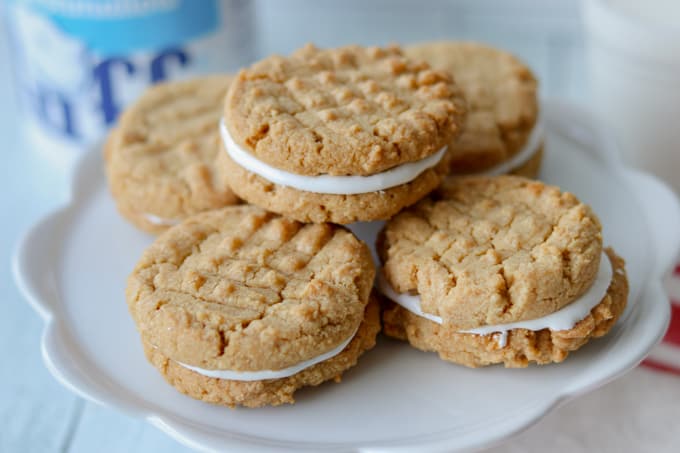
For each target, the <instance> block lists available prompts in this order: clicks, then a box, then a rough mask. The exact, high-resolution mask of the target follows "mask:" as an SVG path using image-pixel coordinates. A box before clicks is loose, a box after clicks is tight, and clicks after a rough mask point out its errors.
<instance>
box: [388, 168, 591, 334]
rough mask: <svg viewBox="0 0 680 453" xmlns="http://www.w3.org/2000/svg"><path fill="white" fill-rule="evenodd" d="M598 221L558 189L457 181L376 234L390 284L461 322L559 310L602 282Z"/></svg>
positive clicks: (523, 182)
mask: <svg viewBox="0 0 680 453" xmlns="http://www.w3.org/2000/svg"><path fill="white" fill-rule="evenodd" d="M601 252H602V236H601V225H600V223H599V220H598V219H597V217H596V216H595V215H594V214H593V212H592V211H591V209H590V208H589V207H588V206H587V205H585V204H583V203H581V202H580V201H579V200H578V199H577V198H576V197H575V196H574V195H572V194H570V193H566V192H561V191H560V190H559V189H558V188H557V187H554V186H549V185H546V184H543V183H541V182H537V181H532V180H529V179H525V178H521V177H515V176H501V177H495V178H494V177H458V178H450V179H449V180H447V181H446V182H445V183H444V184H443V185H442V186H441V187H440V188H439V189H437V191H435V193H434V194H433V196H432V197H431V198H427V199H425V200H422V201H421V202H419V203H418V204H416V205H415V206H413V207H411V208H409V209H407V210H405V211H403V212H402V213H400V214H398V215H397V216H396V217H395V218H393V219H392V220H390V221H389V222H388V223H387V224H386V226H385V228H384V229H383V231H382V232H381V235H380V238H379V240H378V253H379V254H380V256H381V260H382V261H383V266H384V267H383V272H384V276H385V278H386V279H387V282H388V283H389V284H390V285H391V286H392V288H393V289H394V290H395V291H396V292H398V293H411V294H418V295H420V303H421V307H422V310H423V311H424V312H426V313H429V314H432V315H435V316H440V317H441V318H443V320H444V321H445V322H446V323H449V324H451V325H453V326H455V327H457V328H474V327H479V326H483V325H494V324H506V323H510V322H516V321H523V320H529V319H535V318H540V317H542V316H546V315H548V314H550V313H553V312H555V311H557V310H559V309H560V308H562V307H564V306H565V305H567V304H569V303H570V302H572V301H573V300H575V299H576V298H577V297H579V296H580V295H581V294H583V293H584V292H585V291H586V290H587V289H588V288H589V287H590V286H591V284H592V282H593V281H594V280H595V278H596V276H597V272H598V268H599V262H600V256H601Z"/></svg>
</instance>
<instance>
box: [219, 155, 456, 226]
mask: <svg viewBox="0 0 680 453" xmlns="http://www.w3.org/2000/svg"><path fill="white" fill-rule="evenodd" d="M218 165H221V166H222V168H223V170H224V172H225V174H227V175H228V181H229V185H230V186H231V189H232V190H233V191H234V192H235V193H236V195H237V196H239V197H240V198H242V199H244V200H246V201H247V202H249V203H251V204H254V205H256V206H260V207H262V208H264V209H267V210H269V211H272V212H276V213H278V214H282V215H285V216H286V217H289V218H292V219H294V220H297V221H299V222H305V223H322V222H331V223H339V224H348V223H352V222H368V221H374V220H387V219H389V218H391V217H392V216H394V215H395V214H397V213H398V212H399V211H401V210H402V209H404V208H406V207H408V206H411V205H412V204H414V203H416V202H418V201H419V200H420V199H422V198H424V197H425V196H426V195H428V194H429V193H430V192H432V191H433V190H434V189H436V188H437V187H438V186H439V184H440V183H441V182H442V180H443V179H444V177H445V176H446V175H447V174H448V170H449V165H450V164H449V162H448V157H445V158H444V159H442V161H440V162H439V164H437V165H436V166H435V167H433V168H430V169H428V170H425V171H424V172H423V173H421V174H420V175H419V176H418V177H417V178H416V179H414V180H413V181H411V182H409V183H406V184H401V185H399V186H396V187H392V188H390V189H386V190H381V191H378V192H369V193H362V194H355V195H335V194H323V193H314V192H306V191H302V190H298V189H294V188H292V187H288V186H282V185H279V184H275V183H272V182H271V181H268V180H266V179H265V178H263V177H261V176H259V175H257V174H255V173H252V172H250V171H248V170H246V169H244V168H243V167H241V166H240V165H238V164H237V163H236V162H234V161H233V160H232V159H231V158H230V157H229V155H228V154H227V153H226V152H223V153H221V154H220V156H219V157H218Z"/></svg>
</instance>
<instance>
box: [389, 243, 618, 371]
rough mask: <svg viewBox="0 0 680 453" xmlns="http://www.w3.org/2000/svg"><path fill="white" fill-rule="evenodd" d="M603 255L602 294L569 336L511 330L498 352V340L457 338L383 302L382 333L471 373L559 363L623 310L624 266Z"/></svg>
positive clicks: (565, 332)
mask: <svg viewBox="0 0 680 453" xmlns="http://www.w3.org/2000/svg"><path fill="white" fill-rule="evenodd" d="M607 255H608V256H609V259H610V261H611V263H612V269H613V271H614V272H613V277H612V281H611V283H610V285H609V288H608V289H607V294H606V295H605V296H604V298H603V299H602V301H601V302H600V303H599V304H598V305H596V306H595V307H594V308H593V309H592V310H591V311H590V314H588V316H586V317H585V318H584V319H582V320H581V321H579V322H578V323H577V324H576V325H575V326H574V327H573V328H571V329H569V330H559V331H552V330H550V329H543V330H539V331H531V330H526V329H514V330H511V331H509V332H508V336H507V342H506V344H505V346H503V347H501V345H500V344H499V342H498V339H497V335H498V334H493V335H476V334H471V333H460V332H457V331H455V330H454V329H452V328H449V327H447V326H446V325H441V324H438V323H436V322H433V321H430V320H428V319H426V318H423V317H421V316H418V315H415V314H413V313H411V312H410V311H408V310H406V309H404V308H402V307H401V306H399V305H397V304H395V303H393V302H386V305H387V306H386V308H385V310H384V311H383V315H382V318H383V331H384V332H385V334H386V335H388V336H390V337H393V338H397V339H400V340H406V341H408V342H409V343H410V344H411V345H412V346H413V347H415V348H417V349H420V350H423V351H431V352H437V353H438V354H439V356H440V357H441V358H442V359H443V360H447V361H449V362H454V363H458V364H461V365H465V366H468V367H472V368H476V367H480V366H486V365H492V364H497V363H503V364H504V365H505V367H507V368H522V367H526V366H528V365H529V363H532V362H533V363H536V364H539V365H544V364H548V363H557V362H562V361H563V360H564V359H566V358H567V356H568V355H569V352H571V351H575V350H577V349H579V348H580V347H581V346H583V345H584V344H586V343H587V342H588V341H589V340H590V339H591V338H598V337H601V336H603V335H605V334H606V333H607V332H609V331H610V330H611V328H612V327H613V326H614V324H615V323H616V321H617V320H618V319H619V317H620V316H621V314H622V313H623V311H624V309H625V308H626V302H627V298H628V280H627V278H626V273H625V269H624V261H623V259H622V258H620V257H618V256H617V255H616V254H615V253H614V252H613V251H612V250H611V249H607Z"/></svg>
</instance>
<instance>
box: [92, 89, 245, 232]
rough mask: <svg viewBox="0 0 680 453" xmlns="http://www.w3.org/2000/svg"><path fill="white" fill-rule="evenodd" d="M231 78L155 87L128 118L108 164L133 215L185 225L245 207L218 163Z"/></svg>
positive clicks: (116, 134)
mask: <svg viewBox="0 0 680 453" xmlns="http://www.w3.org/2000/svg"><path fill="white" fill-rule="evenodd" d="M231 79H232V78H231V77H230V76H213V77H203V78H197V79H192V80H187V81H182V82H168V83H163V84H159V85H155V86H153V87H151V88H149V89H148V90H147V91H146V92H145V93H144V94H143V95H142V96H141V97H140V98H139V100H137V101H136V102H135V103H134V104H133V105H131V106H130V107H129V108H128V109H127V110H126V111H125V112H124V113H123V114H122V115H121V117H120V119H119V122H118V125H117V127H116V129H115V130H114V131H113V132H112V134H111V136H110V137H109V140H108V142H107V145H106V150H105V158H106V171H107V175H108V179H109V186H110V188H111V191H112V193H113V195H114V197H115V198H116V201H117V202H118V203H119V204H120V205H122V206H124V208H125V211H126V212H134V213H136V214H139V215H153V216H156V217H160V218H163V219H167V220H168V221H178V220H181V219H183V218H185V217H186V216H188V215H190V214H194V213H197V212H201V211H204V210H207V209H214V208H219V207H223V206H226V205H229V204H233V203H235V202H236V201H237V199H236V196H235V195H234V194H233V192H232V191H231V190H230V189H229V186H228V185H227V183H226V180H225V178H224V175H223V174H221V173H220V171H219V169H217V168H216V166H215V165H214V163H215V159H216V157H217V154H218V153H219V152H223V147H222V141H221V139H220V136H219V128H218V124H219V119H220V117H221V116H222V105H223V103H224V96H225V94H226V92H227V88H228V87H229V84H230V83H231Z"/></svg>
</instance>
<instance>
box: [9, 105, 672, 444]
mask: <svg viewBox="0 0 680 453" xmlns="http://www.w3.org/2000/svg"><path fill="white" fill-rule="evenodd" d="M546 102H547V103H549V104H552V105H553V106H555V108H557V109H562V110H566V111H570V112H571V113H573V112H578V113H579V114H582V113H583V110H582V109H581V108H580V107H578V106H574V105H572V104H569V103H567V102H564V101H560V100H550V101H546ZM596 123H597V122H596ZM594 129H595V130H597V131H600V130H601V128H594ZM610 146H611V145H607V148H608V149H610ZM93 154H97V152H96V151H90V152H87V153H84V155H83V156H82V157H81V158H80V159H79V161H78V162H77V165H76V166H75V172H74V177H72V178H71V179H72V182H73V184H72V186H71V190H70V191H69V193H70V196H69V197H68V199H67V200H66V201H65V202H64V203H63V204H61V205H60V206H58V207H56V208H54V209H53V210H51V211H49V212H47V213H46V214H45V215H43V216H42V217H41V218H40V219H39V220H37V221H36V222H35V223H34V224H33V225H32V226H31V227H29V228H28V229H27V231H26V232H25V233H24V235H23V236H22V237H21V239H20V240H19V242H18V244H17V246H16V249H15V252H14V254H13V259H12V272H13V275H14V279H15V282H16V284H17V287H18V288H19V290H20V292H21V294H22V295H23V296H24V298H25V299H26V300H27V302H28V303H29V305H30V306H31V307H32V308H33V309H34V310H35V311H36V312H37V313H38V314H39V315H40V317H41V318H42V319H43V321H44V328H43V331H42V338H41V351H42V356H43V360H44V362H45V365H46V367H47V369H48V370H49V372H50V373H51V374H52V375H53V376H54V378H55V379H57V380H58V381H59V382H60V383H61V384H62V385H64V386H65V387H66V388H68V389H69V390H71V391H72V392H74V393H75V394H77V395H79V396H80V397H82V398H85V399H87V400H90V401H93V402H95V403H97V404H101V405H104V406H107V407H112V408H115V409H116V410H119V411H121V412H123V413H125V414H128V415H132V416H135V417H142V418H145V419H146V420H147V421H148V422H150V423H151V424H153V425H154V426H156V427H157V428H159V429H160V430H162V431H163V432H165V433H167V434H168V435H170V436H171V437H173V438H174V439H176V440H177V441H179V442H181V443H182V444H184V445H187V446H189V447H191V448H194V449H199V450H206V451H213V449H216V448H218V447H217V446H212V445H206V442H205V441H206V438H205V436H206V433H205V431H206V430H205V429H201V428H200V427H195V426H190V424H188V423H185V422H184V421H183V420H182V419H181V418H178V417H176V416H174V415H171V414H166V415H163V414H159V413H157V412H154V411H153V410H150V409H152V408H149V407H148V406H149V405H148V404H140V402H139V401H137V402H136V404H135V403H132V402H124V401H121V400H120V399H119V398H118V397H117V395H115V394H111V393H106V392H104V391H103V390H101V389H100V388H96V387H93V386H90V385H88V384H87V383H86V382H84V381H83V379H82V377H76V376H74V373H75V371H74V370H73V369H72V368H73V367H72V366H70V365H65V364H64V363H61V362H60V361H59V360H58V358H57V355H58V352H57V351H56V350H54V348H56V347H58V345H60V342H59V341H56V338H59V336H58V335H57V334H58V332H59V327H60V325H59V324H60V323H59V322H58V321H60V318H59V317H58V313H55V311H54V306H53V305H54V303H50V302H47V301H46V300H44V298H42V297H41V292H42V291H43V290H42V289H40V288H36V287H35V286H34V285H33V283H32V281H31V278H32V277H30V275H31V273H30V272H29V270H28V267H29V266H30V264H31V262H30V259H29V257H28V256H27V255H28V251H29V250H30V245H29V244H28V242H29V241H30V240H31V239H32V238H33V237H34V236H35V235H36V234H37V232H38V231H39V230H40V229H41V228H46V227H48V226H50V225H51V224H52V223H53V222H56V221H58V220H59V219H62V218H63V217H64V216H67V215H68V214H70V213H71V211H72V210H74V209H76V208H77V203H76V202H77V200H78V198H79V194H77V193H76V190H77V187H78V186H79V185H80V183H81V179H82V178H84V176H83V175H82V174H81V173H82V172H81V170H82V168H83V167H85V166H86V165H87V162H88V161H89V160H90V159H93V158H94V157H92V155H93ZM609 159H612V158H611V155H610V156H609ZM609 159H608V160H609ZM611 163H614V164H616V166H617V167H618V169H617V171H619V172H620V173H622V174H623V175H624V176H625V177H626V179H627V180H628V183H629V184H630V185H636V186H637V185H640V184H641V185H645V184H646V185H647V189H648V190H653V191H666V192H667V193H666V194H664V196H667V195H668V194H670V195H671V196H670V198H669V199H672V200H674V201H675V207H674V209H673V212H672V214H673V215H674V217H675V219H678V220H679V221H680V208H678V203H677V199H676V198H675V196H674V195H672V192H671V191H670V189H668V187H667V186H666V185H665V184H663V183H662V182H660V181H659V180H658V179H656V178H655V177H653V176H650V175H648V174H646V173H644V172H641V171H638V170H634V169H631V168H627V167H624V166H623V164H621V163H620V161H618V160H616V159H613V160H611ZM651 186H654V187H652V188H651V189H650V187H651ZM638 202H640V200H638ZM640 205H641V206H643V207H644V203H641V202H640ZM646 214H647V216H645V219H647V220H648V219H649V212H647V213H646ZM647 230H648V232H649V233H651V232H652V231H653V229H652V228H650V227H649V225H647ZM653 239H654V238H653V235H652V240H653ZM670 240H671V241H673V242H674V244H675V247H671V249H673V248H674V249H675V250H676V253H675V255H674V256H675V257H677V255H678V253H677V250H679V249H680V231H678V233H677V234H675V237H672V238H670ZM655 245H656V246H657V247H658V246H659V244H655ZM668 261H669V262H668V263H658V262H657V261H654V262H655V264H656V269H655V271H656V273H661V271H662V270H668V268H669V266H671V265H672V264H673V263H672V262H670V259H668ZM650 272H651V271H650ZM652 276H653V277H659V278H652V279H650V280H648V281H647V282H646V284H645V285H644V286H643V288H642V290H641V293H640V298H642V297H643V296H644V297H645V298H646V299H649V300H650V301H654V302H653V304H651V303H650V302H647V306H646V307H644V308H643V306H642V304H636V306H635V307H634V310H632V311H631V313H630V314H629V316H634V315H635V316H637V317H638V318H640V317H641V316H646V318H645V319H647V321H648V322H650V323H651V322H653V323H654V324H655V325H657V326H664V328H659V329H657V330H656V333H655V335H653V336H650V338H647V342H646V346H643V347H640V348H639V351H638V352H637V353H636V354H634V355H631V356H630V357H627V359H626V360H624V361H623V363H622V364H620V366H619V367H618V369H617V370H615V371H614V372H612V373H609V374H607V375H606V376H602V377H599V378H598V379H595V380H592V381H591V382H589V383H588V384H586V385H581V386H577V388H571V387H573V386H570V387H569V388H567V389H566V390H565V391H564V392H563V393H561V394H556V395H555V397H554V398H553V399H552V400H550V401H547V402H546V403H544V404H534V405H531V407H532V408H533V409H534V411H533V412H532V413H530V414H529V416H527V417H524V418H523V419H522V420H521V421H520V422H519V423H517V422H516V420H515V422H514V423H510V424H509V423H506V424H504V425H503V427H502V428H501V429H496V430H494V433H493V434H491V435H488V436H486V437H485V438H484V439H479V438H477V440H476V441H472V440H471V439H466V440H467V443H463V444H461V443H460V442H458V441H457V440H452V439H451V438H450V437H443V438H438V439H432V440H431V441H430V442H427V440H426V439H425V440H423V439H422V437H433V436H438V435H442V436H446V432H440V433H430V434H423V435H420V436H419V437H418V438H414V439H412V440H410V441H409V439H406V440H400V442H401V445H399V446H396V447H395V446H390V445H385V444H384V443H383V444H382V445H374V446H366V447H362V446H359V447H356V446H354V447H348V446H346V445H344V444H339V445H337V446H333V445H331V446H330V449H332V450H336V449H338V450H342V451H346V450H347V448H350V449H351V450H352V451H361V452H377V451H394V452H397V451H405V449H408V448H409V447H413V446H414V445H416V442H418V441H419V442H418V445H419V446H420V447H422V448H426V449H427V450H428V451H439V450H443V449H451V448H455V449H463V448H479V447H482V446H489V445H493V444H497V443H500V442H501V441H503V440H506V439H508V438H509V437H512V436H513V435H516V434H518V433H520V432H522V431H524V430H526V429H527V428H529V427H530V426H532V425H533V424H535V423H536V422H537V421H538V420H540V419H541V418H542V417H544V416H545V415H546V414H547V413H549V412H550V411H552V410H553V409H555V408H556V407H558V406H560V405H562V404H564V403H565V402H566V401H569V400H571V399H573V398H575V397H578V396H579V395H581V394H584V393H587V392H589V391H591V390H593V389H595V388H597V387H600V386H602V385H604V384H605V383H607V382H610V381H611V380H614V379H616V378H617V377H619V376H621V375H623V374H625V373H626V372H627V371H629V370H630V369H632V368H633V367H634V366H636V365H637V364H638V363H639V362H640V361H642V360H643V359H644V357H645V356H646V354H647V353H648V352H649V350H650V349H651V348H652V347H653V346H654V345H655V344H657V343H658V342H659V341H660V340H661V338H662V336H663V333H664V332H665V329H666V327H667V325H668V323H669V321H670V305H669V304H667V303H664V302H663V300H662V299H661V297H660V296H662V295H663V294H664V290H663V286H662V277H663V276H662V275H652ZM650 296H651V297H650ZM650 319H655V321H650ZM638 322H640V321H639V320H638ZM53 337H54V338H53ZM63 352H64V351H62V353H63ZM79 353H80V352H79ZM97 372H99V370H97ZM200 438H202V439H203V441H201V439H200ZM219 440H220V441H226V440H228V441H229V443H230V445H231V446H233V447H257V448H267V449H273V450H280V449H282V448H283V449H291V448H296V449H315V448H319V447H325V448H328V447H329V445H327V444H318V443H307V444H301V443H299V442H295V441H267V439H261V438H258V437H256V436H250V435H239V434H238V433H231V432H230V433H229V437H228V438H225V437H220V439H219ZM458 440H460V439H458ZM423 441H424V442H426V443H425V444H423V443H421V442H423ZM208 444H212V442H208Z"/></svg>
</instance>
